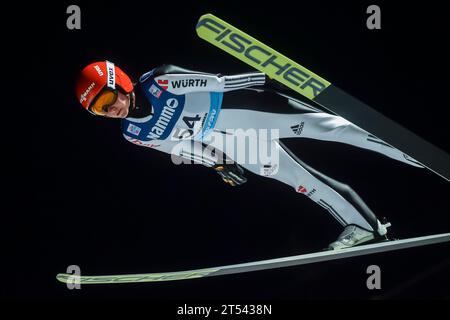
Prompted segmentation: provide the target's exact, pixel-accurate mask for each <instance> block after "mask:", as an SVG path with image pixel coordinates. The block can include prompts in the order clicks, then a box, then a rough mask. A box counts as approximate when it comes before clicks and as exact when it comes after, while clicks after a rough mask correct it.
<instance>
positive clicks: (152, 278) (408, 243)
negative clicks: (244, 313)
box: [56, 233, 450, 284]
mask: <svg viewBox="0 0 450 320" xmlns="http://www.w3.org/2000/svg"><path fill="white" fill-rule="evenodd" d="M448 241H450V233H443V234H436V235H431V236H424V237H417V238H409V239H403V240H393V241H386V242H379V243H374V244H367V245H361V246H357V247H352V248H348V249H342V250H331V251H321V252H315V253H308V254H301V255H297V256H290V257H284V258H277V259H270V260H261V261H255V262H248V263H241V264H233V265H227V266H221V267H212V268H204V269H196V270H188V271H177V272H163V273H142V274H124V275H108V276H76V275H73V274H67V273H60V274H58V275H57V276H56V278H57V279H58V280H59V281H61V282H64V283H71V284H113V283H138V282H158V281H173V280H188V279H196V278H204V277H213V276H221V275H228V274H236V273H244V272H252V271H259V270H267V269H275V268H283V267H290V266H297V265H303V264H311V263H316V262H323V261H329V260H336V259H344V258H350V257H356V256H362V255H368V254H375V253H381V252H387V251H393V250H400V249H406V248H412V247H419V246H425V245H431V244H436V243H441V242H448Z"/></svg>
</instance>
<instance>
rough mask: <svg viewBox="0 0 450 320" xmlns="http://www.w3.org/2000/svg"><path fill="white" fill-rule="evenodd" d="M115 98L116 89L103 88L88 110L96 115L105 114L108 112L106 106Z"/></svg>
mask: <svg viewBox="0 0 450 320" xmlns="http://www.w3.org/2000/svg"><path fill="white" fill-rule="evenodd" d="M116 100H117V90H103V91H102V92H100V94H99V95H98V96H97V98H96V99H95V101H94V102H93V103H92V104H91V106H90V107H89V110H91V111H92V112H93V113H95V114H98V115H105V114H107V113H108V108H109V107H110V106H112V105H113V104H114V103H115V102H116Z"/></svg>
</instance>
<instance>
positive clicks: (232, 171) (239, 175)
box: [213, 163, 247, 187]
mask: <svg viewBox="0 0 450 320" xmlns="http://www.w3.org/2000/svg"><path fill="white" fill-rule="evenodd" d="M213 168H214V170H216V172H217V173H218V174H219V175H220V176H221V177H222V180H223V181H224V182H225V183H227V184H229V185H230V186H232V187H235V186H240V185H242V184H244V183H246V182H247V178H246V177H244V169H242V167H241V166H240V165H238V164H237V163H232V164H217V165H215V166H214V167H213Z"/></svg>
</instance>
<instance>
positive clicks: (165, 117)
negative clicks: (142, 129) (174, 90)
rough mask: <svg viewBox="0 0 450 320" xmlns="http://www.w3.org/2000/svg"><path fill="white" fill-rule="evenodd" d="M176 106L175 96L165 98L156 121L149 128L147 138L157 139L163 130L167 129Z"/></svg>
mask: <svg viewBox="0 0 450 320" xmlns="http://www.w3.org/2000/svg"><path fill="white" fill-rule="evenodd" d="M177 107H178V101H177V99H175V98H170V99H167V101H166V105H165V106H164V107H163V109H162V111H161V114H160V115H159V116H158V119H157V120H156V123H155V124H154V125H153V127H152V128H151V129H150V132H149V133H148V135H147V138H148V139H154V140H157V139H159V138H160V137H161V136H162V135H163V134H164V131H165V130H166V129H167V126H168V125H169V123H170V121H171V120H172V118H173V115H174V114H175V111H176V108H177Z"/></svg>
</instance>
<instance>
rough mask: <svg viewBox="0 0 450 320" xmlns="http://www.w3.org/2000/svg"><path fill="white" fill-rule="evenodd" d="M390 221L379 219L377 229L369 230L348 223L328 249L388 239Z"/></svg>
mask: <svg viewBox="0 0 450 320" xmlns="http://www.w3.org/2000/svg"><path fill="white" fill-rule="evenodd" d="M390 226H391V224H390V223H389V222H386V223H381V222H380V221H378V230H377V231H368V230H365V229H363V228H360V227H358V226H356V225H348V226H346V227H345V229H344V231H343V232H342V233H341V234H340V235H339V237H338V238H337V240H336V241H334V242H332V243H330V245H329V246H328V250H339V249H345V248H350V247H354V246H358V245H361V244H368V243H373V242H380V241H387V240H389V239H388V238H387V236H386V234H387V228H388V227H390Z"/></svg>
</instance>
